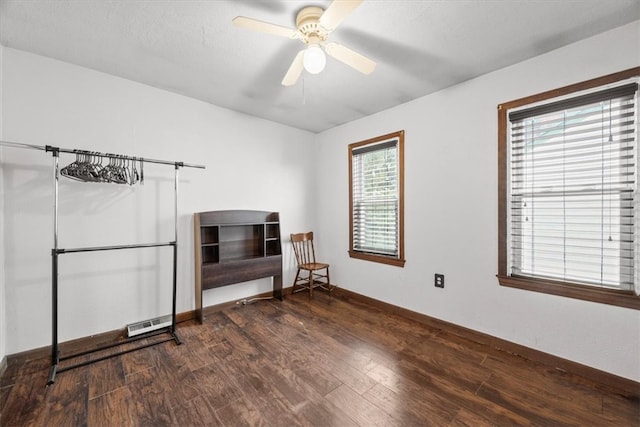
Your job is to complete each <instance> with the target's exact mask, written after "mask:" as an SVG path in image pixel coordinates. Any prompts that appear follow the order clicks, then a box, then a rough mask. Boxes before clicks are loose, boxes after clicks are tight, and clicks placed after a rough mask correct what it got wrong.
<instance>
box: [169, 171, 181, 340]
mask: <svg viewBox="0 0 640 427" xmlns="http://www.w3.org/2000/svg"><path fill="white" fill-rule="evenodd" d="M180 166H181V165H180V163H176V164H175V174H174V183H173V189H174V195H173V199H174V203H173V229H174V237H173V239H174V240H173V306H172V308H171V310H172V311H171V335H173V338H174V340H175V341H176V343H177V344H178V345H179V344H181V342H180V338H179V337H178V335H177V334H176V298H177V281H178V273H177V270H178V171H179V169H180Z"/></svg>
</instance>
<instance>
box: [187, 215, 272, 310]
mask: <svg viewBox="0 0 640 427" xmlns="http://www.w3.org/2000/svg"><path fill="white" fill-rule="evenodd" d="M193 225H194V244H195V248H194V250H195V257H194V258H195V276H196V280H195V291H196V316H197V318H198V320H199V321H200V322H202V320H203V313H202V292H203V291H205V290H207V289H212V288H218V287H220V286H227V285H231V284H234V283H240V282H246V281H249V280H255V279H261V278H263V277H273V296H274V297H275V298H278V299H279V300H282V245H281V241H280V215H279V213H278V212H266V211H249V210H228V211H210V212H197V213H195V214H194V219H193Z"/></svg>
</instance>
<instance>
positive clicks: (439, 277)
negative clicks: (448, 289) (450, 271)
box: [433, 273, 444, 288]
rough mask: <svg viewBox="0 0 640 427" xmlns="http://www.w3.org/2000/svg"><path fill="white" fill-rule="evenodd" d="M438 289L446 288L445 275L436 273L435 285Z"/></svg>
mask: <svg viewBox="0 0 640 427" xmlns="http://www.w3.org/2000/svg"><path fill="white" fill-rule="evenodd" d="M433 284H434V285H435V287H436V288H444V274H438V273H436V277H435V279H434V283H433Z"/></svg>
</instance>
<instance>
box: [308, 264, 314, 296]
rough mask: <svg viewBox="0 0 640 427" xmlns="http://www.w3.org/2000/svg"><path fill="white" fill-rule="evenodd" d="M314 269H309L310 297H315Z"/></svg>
mask: <svg viewBox="0 0 640 427" xmlns="http://www.w3.org/2000/svg"><path fill="white" fill-rule="evenodd" d="M313 281H314V278H313V270H309V299H311V298H313Z"/></svg>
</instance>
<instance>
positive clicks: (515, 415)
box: [0, 293, 640, 427]
mask: <svg viewBox="0 0 640 427" xmlns="http://www.w3.org/2000/svg"><path fill="white" fill-rule="evenodd" d="M178 333H179V334H180V336H181V338H182V340H183V341H184V344H183V345H181V346H177V345H175V343H173V342H168V343H164V344H160V345H157V346H154V347H149V348H146V349H143V350H139V351H135V352H132V353H128V354H126V355H123V356H119V357H116V358H112V359H108V360H106V361H102V362H97V363H95V364H92V365H88V366H86V367H81V368H77V369H74V370H70V371H66V372H62V373H60V374H58V376H57V377H56V382H55V384H54V385H52V386H50V387H45V382H46V380H47V375H48V359H47V358H41V359H37V360H31V361H26V362H25V363H22V364H10V366H9V367H8V369H7V371H6V372H5V374H4V376H3V378H2V380H1V382H0V425H2V426H31V425H35V426H82V425H91V426H107V425H112V426H129V425H132V426H162V425H176V426H191V425H194V426H195V425H207V426H215V425H222V426H243V425H246V426H340V427H347V426H367V427H368V426H430V425H433V426H483V425H498V426H511V425H535V426H557V425H579V426H608V425H616V426H636V425H640V421H639V420H640V403H639V402H638V400H637V398H630V397H627V396H625V395H624V393H619V392H616V391H615V390H612V389H609V388H608V387H607V386H604V385H601V384H596V383H594V382H592V381H590V380H587V379H585V378H582V377H579V376H575V375H571V374H568V373H566V372H562V371H559V370H556V369H553V368H551V367H549V366H545V365H541V364H537V363H534V362H531V361H528V360H525V359H523V358H520V357H517V356H514V355H511V354H508V353H505V352H501V351H499V350H496V349H494V348H491V347H488V346H485V345H482V344H479V343H476V342H473V341H470V340H468V339H466V338H464V337H462V336H460V335H456V334H454V333H452V332H451V331H447V330H445V329H437V328H431V327H428V326H425V325H423V324H420V323H417V322H415V321H412V320H408V319H405V318H403V317H400V316H398V315H395V314H389V313H383V312H381V311H380V310H379V309H378V308H376V307H373V306H370V305H367V304H366V303H364V302H362V303H358V302H356V303H354V302H345V301H343V300H341V299H339V298H335V297H334V298H328V297H327V296H326V295H323V294H320V293H318V294H316V296H315V297H314V300H312V301H309V300H308V298H307V296H306V295H303V294H296V295H294V296H288V297H287V299H286V300H285V301H284V302H280V301H259V302H256V303H254V304H249V305H244V306H243V305H240V306H235V307H233V308H229V309H225V310H223V311H220V312H217V313H214V314H211V315H209V316H208V317H207V318H206V320H205V323H204V325H200V324H197V323H196V322H195V321H189V322H184V323H181V324H179V326H178Z"/></svg>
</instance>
